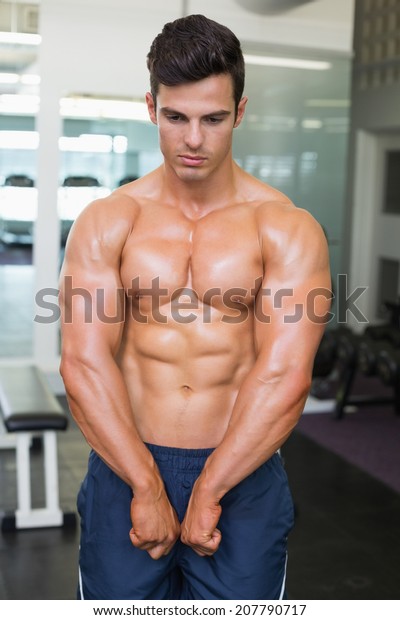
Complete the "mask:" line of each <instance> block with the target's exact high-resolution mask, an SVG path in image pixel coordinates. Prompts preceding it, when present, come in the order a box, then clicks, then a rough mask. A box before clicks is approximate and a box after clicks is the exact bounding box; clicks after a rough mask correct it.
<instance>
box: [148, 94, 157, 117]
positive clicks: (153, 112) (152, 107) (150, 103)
mask: <svg viewBox="0 0 400 620" xmlns="http://www.w3.org/2000/svg"><path fill="white" fill-rule="evenodd" d="M146 103H147V109H148V111H149V116H150V120H151V122H152V123H154V124H155V125H157V112H156V104H155V101H154V99H153V95H152V94H151V93H146Z"/></svg>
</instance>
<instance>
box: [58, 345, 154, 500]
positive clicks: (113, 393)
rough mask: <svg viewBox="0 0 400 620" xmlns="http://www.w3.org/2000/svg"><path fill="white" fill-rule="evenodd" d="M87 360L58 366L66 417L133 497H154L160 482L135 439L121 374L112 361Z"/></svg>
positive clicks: (149, 459)
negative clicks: (64, 397)
mask: <svg viewBox="0 0 400 620" xmlns="http://www.w3.org/2000/svg"><path fill="white" fill-rule="evenodd" d="M99 359H100V360H101V361H100V362H99ZM93 360H94V361H93V363H91V362H88V360H86V359H82V358H72V359H68V360H64V361H63V362H62V364H61V374H62V377H63V380H64V384H65V388H66V393H67V398H68V402H69V405H70V409H71V413H72V415H73V417H74V419H75V421H76V422H77V424H78V426H79V428H80V429H81V431H82V433H83V435H84V436H85V439H86V440H87V442H88V444H89V445H90V446H91V447H92V448H93V449H94V450H95V451H96V452H97V453H98V454H99V456H100V457H101V458H102V459H103V460H104V461H105V462H106V463H107V465H108V466H109V467H110V468H111V469H112V470H113V471H114V472H115V473H116V474H117V475H118V476H119V477H120V478H122V479H123V480H124V481H125V482H126V483H127V484H129V486H130V487H131V488H132V489H133V491H134V493H136V494H140V493H141V494H145V493H147V492H149V491H151V492H152V493H155V494H157V492H159V488H162V486H163V485H162V482H161V478H160V476H159V473H158V469H157V466H156V465H155V463H154V459H153V457H152V455H151V454H150V452H149V450H147V448H146V446H145V445H144V443H143V441H142V440H141V438H140V436H139V434H138V431H137V428H136V425H135V422H134V417H133V413H132V409H131V405H130V401H129V397H128V392H127V388H126V385H125V381H124V378H123V376H122V373H121V371H120V369H119V367H118V365H117V364H116V362H115V360H114V359H113V357H112V356H107V357H105V356H101V357H98V356H93Z"/></svg>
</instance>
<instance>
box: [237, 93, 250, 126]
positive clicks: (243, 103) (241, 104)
mask: <svg viewBox="0 0 400 620" xmlns="http://www.w3.org/2000/svg"><path fill="white" fill-rule="evenodd" d="M247 102H248V98H247V97H242V98H241V100H240V101H239V105H238V111H237V115H236V120H235V124H234V126H233V127H234V128H235V127H239V125H240V123H241V122H242V120H243V116H244V111H245V109H246V104H247Z"/></svg>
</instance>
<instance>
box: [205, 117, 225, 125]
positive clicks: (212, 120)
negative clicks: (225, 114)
mask: <svg viewBox="0 0 400 620" xmlns="http://www.w3.org/2000/svg"><path fill="white" fill-rule="evenodd" d="M208 121H209V122H210V123H211V125H216V124H217V123H221V121H222V118H216V117H215V116H209V117H208Z"/></svg>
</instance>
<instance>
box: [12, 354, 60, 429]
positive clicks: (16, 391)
mask: <svg viewBox="0 0 400 620" xmlns="http://www.w3.org/2000/svg"><path fill="white" fill-rule="evenodd" d="M0 405H1V411H2V415H3V420H4V425H5V427H6V429H7V431H9V432H16V431H20V432H21V431H44V430H60V431H63V430H65V429H66V428H67V426H68V418H67V416H66V414H65V411H64V410H63V408H62V407H61V405H60V403H59V402H58V400H57V399H56V397H55V396H54V394H53V393H52V392H51V391H50V388H49V386H48V385H47V382H46V379H45V377H44V375H43V374H42V372H41V371H40V370H39V369H38V368H37V367H36V366H22V367H21V366H15V367H14V366H4V367H1V366H0Z"/></svg>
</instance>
